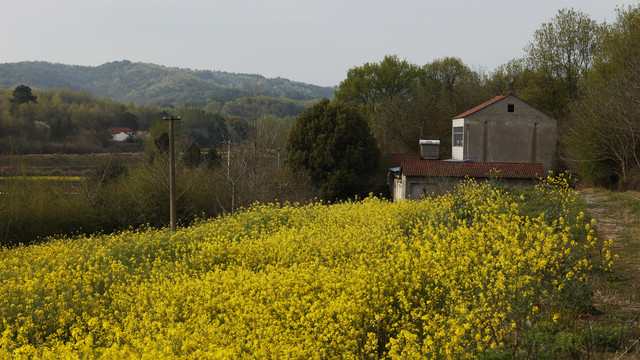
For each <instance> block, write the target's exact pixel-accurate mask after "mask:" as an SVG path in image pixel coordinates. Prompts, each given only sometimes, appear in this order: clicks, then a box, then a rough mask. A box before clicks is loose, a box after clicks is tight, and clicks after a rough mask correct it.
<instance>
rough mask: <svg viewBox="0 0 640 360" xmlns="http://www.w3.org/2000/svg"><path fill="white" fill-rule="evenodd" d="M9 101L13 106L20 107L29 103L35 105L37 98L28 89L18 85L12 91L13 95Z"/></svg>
mask: <svg viewBox="0 0 640 360" xmlns="http://www.w3.org/2000/svg"><path fill="white" fill-rule="evenodd" d="M9 101H10V102H11V103H12V104H15V105H22V104H26V103H29V102H33V103H37V102H38V97H37V96H35V95H33V93H32V92H31V88H30V87H28V86H26V85H18V86H16V88H15V89H14V90H13V95H12V96H11V99H9Z"/></svg>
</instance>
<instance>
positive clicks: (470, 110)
mask: <svg viewBox="0 0 640 360" xmlns="http://www.w3.org/2000/svg"><path fill="white" fill-rule="evenodd" d="M508 96H511V95H498V96H496V97H494V98H493V99H491V100H489V101H485V102H483V103H482V104H480V105H478V106H476V107H474V108H472V109H469V110H467V111H465V112H463V113H462V114H460V115H458V116H455V117H453V119H460V118H463V117H466V116H468V115H471V114H473V113H474V112H476V111H479V110H482V109H484V108H486V107H487V106H489V105H491V104H493V103H496V102H498V101H500V100H502V99H504V98H506V97H508Z"/></svg>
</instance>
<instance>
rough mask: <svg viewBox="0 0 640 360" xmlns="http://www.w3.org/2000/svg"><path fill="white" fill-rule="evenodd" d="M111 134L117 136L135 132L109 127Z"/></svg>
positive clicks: (123, 128)
mask: <svg viewBox="0 0 640 360" xmlns="http://www.w3.org/2000/svg"><path fill="white" fill-rule="evenodd" d="M109 132H110V133H111V135H115V134H120V133H132V132H133V130H131V129H130V128H128V127H118V126H111V127H109Z"/></svg>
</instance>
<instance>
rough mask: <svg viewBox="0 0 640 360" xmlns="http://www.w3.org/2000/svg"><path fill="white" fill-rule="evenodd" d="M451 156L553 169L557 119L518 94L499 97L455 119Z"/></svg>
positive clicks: (461, 158)
mask: <svg viewBox="0 0 640 360" xmlns="http://www.w3.org/2000/svg"><path fill="white" fill-rule="evenodd" d="M451 158H452V159H453V160H470V161H475V162H511V163H542V165H543V166H544V169H545V170H553V169H555V159H556V120H555V119H553V118H552V117H550V116H549V115H547V114H545V113H543V112H542V111H540V110H538V109H536V108H535V107H533V106H531V105H529V104H527V103H526V102H524V101H522V100H520V99H519V98H517V97H516V96H514V95H506V96H498V97H495V98H493V99H491V100H489V101H487V102H486V103H484V104H481V105H478V106H476V107H475V108H473V109H471V110H469V111H467V112H464V113H462V114H460V115H458V116H456V117H454V118H453V127H452V147H451Z"/></svg>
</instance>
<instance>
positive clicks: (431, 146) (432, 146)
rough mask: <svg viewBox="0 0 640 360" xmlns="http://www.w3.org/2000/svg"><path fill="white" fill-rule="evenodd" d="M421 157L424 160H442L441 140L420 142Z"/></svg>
mask: <svg viewBox="0 0 640 360" xmlns="http://www.w3.org/2000/svg"><path fill="white" fill-rule="evenodd" d="M420 156H422V159H424V160H438V159H439V158H440V140H420Z"/></svg>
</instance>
